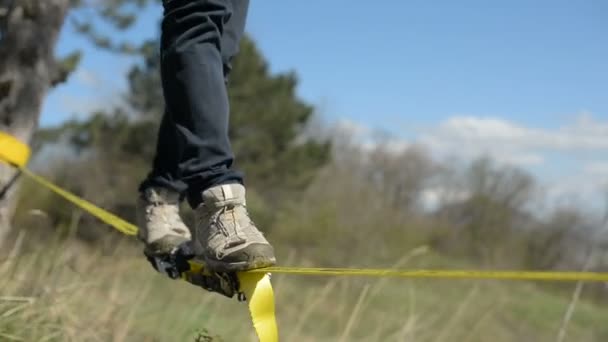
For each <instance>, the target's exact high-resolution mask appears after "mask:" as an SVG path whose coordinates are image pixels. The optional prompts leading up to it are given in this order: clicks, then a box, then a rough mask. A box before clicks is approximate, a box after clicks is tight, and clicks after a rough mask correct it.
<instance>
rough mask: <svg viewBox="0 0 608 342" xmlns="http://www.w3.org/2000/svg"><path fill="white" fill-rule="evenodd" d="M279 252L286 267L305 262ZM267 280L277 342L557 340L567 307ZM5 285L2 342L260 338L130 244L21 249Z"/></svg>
mask: <svg viewBox="0 0 608 342" xmlns="http://www.w3.org/2000/svg"><path fill="white" fill-rule="evenodd" d="M26 238H27V237H26V236H22V237H21V240H24V239H26ZM75 251H79V252H75ZM283 254H284V255H286V256H285V257H284V258H283V259H284V260H285V263H284V264H303V263H306V262H305V260H303V259H301V258H300V257H299V256H298V254H296V253H295V252H292V253H291V254H286V253H283ZM446 265H454V267H461V265H459V264H458V265H457V264H455V263H454V261H453V260H449V259H446V258H443V257H441V256H439V255H436V254H433V253H432V252H430V251H428V250H426V249H425V248H419V249H414V250H410V251H408V252H407V253H405V255H404V256H403V257H402V259H401V260H399V261H398V262H396V263H395V264H394V265H393V266H394V267H407V268H417V267H425V268H428V267H438V266H446ZM352 266H357V265H356V263H355V262H354V261H353V262H352ZM273 284H274V287H275V291H276V296H277V319H278V324H279V329H280V335H281V337H282V340H283V341H429V342H431V341H432V342H446V341H497V342H501V341H504V342H510V341H555V340H556V337H557V334H558V331H559V328H560V324H561V322H562V317H563V315H564V313H565V311H566V309H567V307H568V298H567V297H565V296H561V295H557V294H553V293H549V292H545V291H542V290H541V289H539V288H538V287H537V286H535V285H534V284H531V283H516V282H495V281H444V280H412V281H407V280H403V279H368V278H336V277H328V278H324V277H297V276H287V275H275V276H273ZM572 286H573V287H574V284H572ZM0 288H1V289H2V291H1V293H0V340H3V341H4V340H6V341H219V340H222V341H255V340H256V338H255V335H254V331H253V329H252V327H251V323H250V320H249V316H248V312H247V307H246V305H245V304H244V303H239V302H237V301H236V300H229V299H226V298H224V297H221V296H219V295H214V294H210V293H207V292H205V291H204V290H202V289H199V288H196V287H194V286H191V285H190V284H187V283H185V282H181V281H173V280H170V279H165V278H163V277H162V276H160V275H157V274H155V273H154V272H153V271H152V270H151V268H150V267H149V266H148V264H147V262H146V261H144V260H143V258H141V257H138V256H135V255H134V253H133V251H132V249H131V248H130V247H128V246H117V248H116V251H115V252H114V253H113V255H102V254H101V253H99V252H96V251H95V250H91V249H88V248H84V247H82V246H80V244H79V243H78V242H75V241H72V240H70V239H55V240H51V241H47V242H46V243H45V244H44V245H41V246H40V248H39V249H38V250H32V251H26V250H20V248H19V247H18V246H17V247H16V248H15V249H13V251H12V253H11V255H10V256H9V258H8V259H7V260H5V261H4V262H2V263H1V264H0ZM607 321H608V310H606V309H605V308H602V307H600V306H598V305H594V304H593V303H589V302H586V301H584V300H583V301H581V302H580V303H579V305H578V306H577V309H576V311H575V313H574V315H573V317H572V320H571V322H570V325H569V326H568V333H567V336H566V339H565V340H566V341H583V342H584V341H606V340H608V325H606V324H605V322H607ZM217 336H221V338H220V337H217Z"/></svg>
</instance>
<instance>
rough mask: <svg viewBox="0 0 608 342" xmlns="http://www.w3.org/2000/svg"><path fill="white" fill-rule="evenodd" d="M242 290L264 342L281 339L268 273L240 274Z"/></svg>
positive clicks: (254, 323) (256, 328) (273, 341)
mask: <svg viewBox="0 0 608 342" xmlns="http://www.w3.org/2000/svg"><path fill="white" fill-rule="evenodd" d="M238 277H239V282H240V284H241V291H243V292H244V293H245V297H246V298H247V301H248V302H249V312H250V313H251V320H252V321H253V327H254V328H255V331H256V332H257V334H258V338H259V339H260V341H262V342H277V341H278V340H279V335H278V330H277V322H276V319H275V314H274V293H273V291H272V284H271V283H270V275H269V274H268V273H249V272H242V273H239V274H238Z"/></svg>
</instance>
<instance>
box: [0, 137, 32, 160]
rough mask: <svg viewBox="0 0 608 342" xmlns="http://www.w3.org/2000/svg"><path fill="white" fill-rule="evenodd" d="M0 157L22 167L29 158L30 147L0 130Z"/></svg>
mask: <svg viewBox="0 0 608 342" xmlns="http://www.w3.org/2000/svg"><path fill="white" fill-rule="evenodd" d="M0 159H2V160H4V161H6V162H8V163H9V164H13V165H16V166H19V167H24V166H25V165H26V164H27V161H28V160H29V159H30V148H29V146H27V145H26V144H24V143H23V142H21V141H20V140H19V139H17V138H15V137H13V136H12V135H9V134H6V133H3V132H0Z"/></svg>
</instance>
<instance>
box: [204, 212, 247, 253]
mask: <svg viewBox="0 0 608 342" xmlns="http://www.w3.org/2000/svg"><path fill="white" fill-rule="evenodd" d="M235 208H236V205H232V204H231V205H226V206H223V207H222V209H220V210H218V211H217V212H216V213H215V214H214V215H213V217H212V218H211V224H212V225H215V226H216V227H217V228H218V231H219V232H220V233H221V234H222V235H224V236H225V237H227V238H228V241H226V243H225V245H224V248H230V247H233V246H237V245H240V244H242V243H243V242H245V241H247V240H246V239H245V238H244V237H242V236H241V235H240V234H239V230H238V229H237V225H238V222H237V220H236V218H235V217H234V210H235ZM225 214H230V219H231V220H232V223H233V224H232V225H231V226H232V229H231V230H232V232H231V231H230V230H229V229H228V227H226V225H225V224H224V222H223V221H222V220H221V219H222V217H224V216H223V215H225Z"/></svg>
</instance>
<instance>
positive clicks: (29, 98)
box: [0, 0, 70, 246]
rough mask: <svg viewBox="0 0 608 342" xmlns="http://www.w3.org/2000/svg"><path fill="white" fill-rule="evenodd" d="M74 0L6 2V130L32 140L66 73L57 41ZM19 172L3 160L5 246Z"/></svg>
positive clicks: (1, 47) (1, 15)
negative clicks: (58, 55)
mask: <svg viewBox="0 0 608 342" xmlns="http://www.w3.org/2000/svg"><path fill="white" fill-rule="evenodd" d="M69 8H70V0H0V131H3V132H7V133H9V134H11V135H13V136H15V137H16V138H18V139H19V140H21V141H23V142H25V143H28V144H29V143H30V141H31V139H32V136H33V134H34V132H35V130H36V129H37V127H38V119H39V117H40V110H41V106H42V103H43V100H44V98H45V96H46V93H47V91H48V90H49V88H50V87H52V86H53V85H55V84H57V83H60V82H62V81H63V80H65V78H66V76H67V75H66V73H65V72H64V71H63V70H62V68H61V67H60V64H59V63H58V62H57V61H56V59H55V55H54V49H55V45H56V43H57V39H58V36H59V32H60V31H61V27H62V26H63V22H64V20H65V16H66V13H67V11H68V10H69ZM16 179H17V173H16V171H15V170H14V169H13V168H11V167H10V166H8V165H6V164H4V163H0V246H2V244H4V242H5V241H6V239H7V237H8V234H9V233H10V231H11V220H12V216H13V214H14V211H15V207H16V193H17V188H18V182H17V181H15V180H16Z"/></svg>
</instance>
